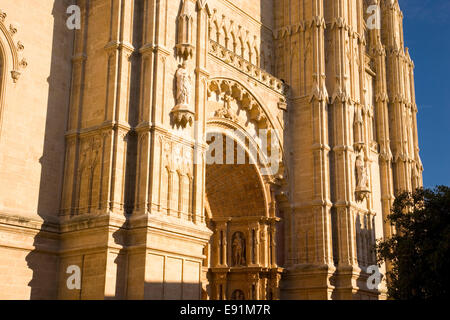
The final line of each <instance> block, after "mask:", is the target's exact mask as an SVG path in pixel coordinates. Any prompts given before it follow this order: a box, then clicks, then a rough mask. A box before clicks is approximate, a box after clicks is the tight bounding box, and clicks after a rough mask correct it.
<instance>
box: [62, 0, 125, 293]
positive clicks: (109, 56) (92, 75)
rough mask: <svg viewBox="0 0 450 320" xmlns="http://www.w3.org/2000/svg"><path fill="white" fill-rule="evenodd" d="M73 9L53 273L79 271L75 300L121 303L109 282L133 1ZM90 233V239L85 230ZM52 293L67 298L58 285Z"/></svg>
mask: <svg viewBox="0 0 450 320" xmlns="http://www.w3.org/2000/svg"><path fill="white" fill-rule="evenodd" d="M78 4H79V6H80V8H81V12H82V28H81V30H79V31H77V35H76V40H75V41H76V45H75V47H76V48H75V52H74V57H73V70H74V73H73V84H72V97H71V107H70V114H69V122H68V131H67V133H66V137H67V147H66V148H67V151H66V152H67V154H68V156H67V158H66V168H65V181H66V182H65V190H64V191H63V195H64V197H63V203H62V210H61V221H62V226H61V230H62V245H61V270H62V272H64V270H65V266H66V265H67V264H69V261H70V264H76V265H78V266H79V267H80V269H81V271H82V283H83V285H82V289H81V290H80V292H79V296H78V297H77V298H82V299H99V298H105V297H123V294H124V293H123V291H121V290H122V289H123V286H122V285H120V284H118V283H117V281H118V280H117V278H118V277H120V276H118V274H119V273H120V272H121V271H120V272H119V271H118V268H119V269H120V270H121V268H122V265H121V263H119V261H122V259H121V250H122V248H123V243H122V242H121V241H116V240H117V239H119V238H120V236H119V237H118V234H119V233H121V232H122V231H120V230H121V228H122V225H123V224H124V223H125V171H126V163H127V141H128V136H129V135H128V134H129V132H130V128H131V127H130V124H129V110H130V105H131V103H132V102H130V91H129V88H130V81H131V79H130V77H129V74H130V71H131V57H132V54H133V51H134V48H133V45H132V39H133V28H132V21H133V14H134V2H133V1H124V0H113V1H107V0H99V1H88V0H86V1H84V0H83V1H79V2H78ZM104 12H108V13H109V14H108V15H105V14H104ZM105 19H107V20H108V21H109V23H104V22H105ZM99 74H101V75H102V76H97V75H99ZM87 221H89V223H87ZM93 227H95V228H96V232H95V233H93V232H86V231H87V230H89V229H90V228H93ZM73 234H76V235H77V236H73ZM119 265H120V266H119ZM99 266H101V267H99ZM116 285H117V286H118V287H119V288H120V290H116ZM75 294H78V293H75ZM59 295H60V297H63V298H69V297H72V298H73V297H74V296H73V293H72V292H68V290H67V288H66V287H65V282H64V281H62V282H61V283H60V293H59Z"/></svg>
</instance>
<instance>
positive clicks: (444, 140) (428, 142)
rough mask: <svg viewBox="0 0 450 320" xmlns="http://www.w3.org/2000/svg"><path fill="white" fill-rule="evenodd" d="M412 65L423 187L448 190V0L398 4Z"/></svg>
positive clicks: (402, 1)
mask: <svg viewBox="0 0 450 320" xmlns="http://www.w3.org/2000/svg"><path fill="white" fill-rule="evenodd" d="M399 2H400V7H401V9H402V11H403V14H404V32H405V45H406V46H407V47H409V49H410V54H411V57H412V59H413V60H414V64H415V82H416V100H417V107H418V109H419V113H418V123H419V144H420V149H421V151H420V155H421V157H422V162H423V165H424V168H425V171H424V185H425V187H427V188H429V187H434V186H436V185H440V184H443V185H447V186H450V0H399Z"/></svg>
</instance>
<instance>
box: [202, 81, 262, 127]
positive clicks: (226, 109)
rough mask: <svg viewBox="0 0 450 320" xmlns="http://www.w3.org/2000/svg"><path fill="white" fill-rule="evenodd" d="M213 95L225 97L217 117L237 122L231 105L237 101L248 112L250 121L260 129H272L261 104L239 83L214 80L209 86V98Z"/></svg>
mask: <svg viewBox="0 0 450 320" xmlns="http://www.w3.org/2000/svg"><path fill="white" fill-rule="evenodd" d="M212 93H216V94H217V95H219V96H223V101H224V106H223V108H221V109H220V110H218V111H217V112H216V114H215V116H216V117H221V118H226V119H229V120H236V118H235V117H234V116H231V115H230V103H231V101H232V100H236V101H238V102H239V106H240V107H241V108H242V109H244V110H246V111H247V112H248V115H249V118H250V119H249V120H251V121H254V122H256V123H257V124H258V125H259V127H260V128H270V127H271V125H270V122H269V120H268V118H267V116H266V114H265V112H264V110H263V109H262V108H261V106H260V105H259V103H258V102H257V101H256V100H255V99H254V98H253V96H252V95H251V94H250V92H248V91H247V90H246V89H245V88H243V87H242V86H241V85H239V84H238V83H236V82H234V81H231V80H226V79H215V80H212V81H210V83H209V84H208V96H211V95H212Z"/></svg>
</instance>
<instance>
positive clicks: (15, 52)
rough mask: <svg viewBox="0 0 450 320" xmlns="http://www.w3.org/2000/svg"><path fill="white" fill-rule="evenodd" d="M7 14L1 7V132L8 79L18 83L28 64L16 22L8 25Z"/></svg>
mask: <svg viewBox="0 0 450 320" xmlns="http://www.w3.org/2000/svg"><path fill="white" fill-rule="evenodd" d="M6 16H7V15H6V13H5V12H3V11H2V10H1V9H0V134H1V127H2V122H3V110H4V106H5V92H6V85H7V83H8V82H7V80H8V79H9V76H10V77H11V78H12V80H13V82H14V83H16V82H17V81H18V80H19V78H20V74H21V69H23V68H26V67H27V65H28V63H27V61H26V60H25V58H22V57H21V52H22V51H23V50H24V49H25V46H24V45H23V44H22V42H20V41H17V42H16V41H15V40H14V39H13V37H14V35H15V34H16V33H17V27H16V26H15V25H14V24H10V25H9V26H8V27H7V24H6ZM8 75H9V76H8Z"/></svg>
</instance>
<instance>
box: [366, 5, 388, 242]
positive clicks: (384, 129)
mask: <svg viewBox="0 0 450 320" xmlns="http://www.w3.org/2000/svg"><path fill="white" fill-rule="evenodd" d="M372 4H373V5H379V1H373V3H372ZM368 34H369V39H367V40H368V41H369V52H370V54H371V56H372V58H373V59H374V69H375V73H376V77H375V87H374V95H375V114H376V138H377V143H378V145H379V154H380V155H379V166H380V187H381V203H382V215H383V221H384V223H383V228H384V230H383V234H384V236H386V237H387V236H390V235H391V232H392V231H391V226H390V224H389V223H387V221H386V218H387V216H388V215H389V214H390V213H391V206H392V202H393V201H394V187H393V182H394V181H393V174H392V152H391V145H390V137H389V110H388V103H389V96H388V91H387V79H386V50H385V48H384V46H383V44H382V42H381V30H380V29H378V28H373V29H371V30H369V32H368Z"/></svg>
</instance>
